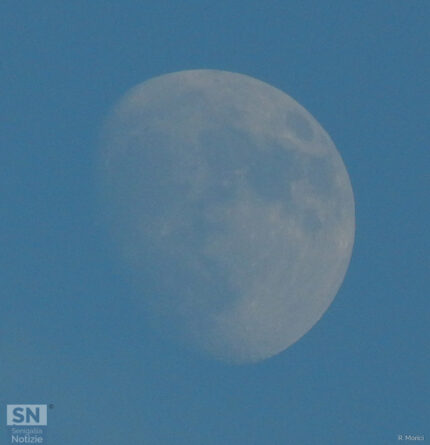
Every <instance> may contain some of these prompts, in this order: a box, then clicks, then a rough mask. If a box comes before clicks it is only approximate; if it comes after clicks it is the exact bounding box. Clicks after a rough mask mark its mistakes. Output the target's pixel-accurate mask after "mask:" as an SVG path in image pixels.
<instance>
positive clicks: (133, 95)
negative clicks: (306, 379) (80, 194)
mask: <svg viewBox="0 0 430 445" xmlns="http://www.w3.org/2000/svg"><path fill="white" fill-rule="evenodd" d="M102 140H103V142H102V149H101V153H100V171H101V175H100V178H101V190H102V192H103V199H104V202H105V208H106V210H107V216H108V218H109V225H110V226H111V227H112V229H113V232H112V233H113V235H114V239H116V245H117V246H118V247H119V249H120V252H121V257H122V259H123V261H124V264H125V265H126V268H127V270H129V271H131V274H130V276H131V277H134V281H135V284H136V289H138V290H139V295H141V301H142V303H143V304H144V308H145V310H144V311H143V312H142V314H149V315H148V316H147V317H145V320H150V323H152V325H153V326H154V328H155V329H157V330H158V331H156V332H158V333H159V334H160V335H162V336H164V337H169V338H174V339H177V340H179V341H181V342H183V343H184V344H187V345H189V346H191V347H193V348H194V349H196V350H199V351H203V352H205V353H206V354H208V355H210V356H212V357H215V358H218V359H221V360H226V361H229V362H233V363H247V362H255V361H258V360H263V359H266V358H268V357H271V356H273V355H275V354H278V353H279V352H281V351H283V350H285V349H286V348H288V347H289V346H290V345H292V344H293V343H294V342H296V341H297V340H298V339H300V338H301V337H302V336H303V335H304V334H305V333H306V332H308V331H309V330H310V329H311V328H312V326H313V325H314V324H315V323H316V322H317V321H318V320H319V319H320V318H321V316H322V315H323V314H324V312H325V311H326V310H327V308H328V307H329V305H330V304H331V302H332V301H333V299H334V297H335V295H336V293H337V292H338V289H339V287H340V285H341V284H342V281H343V279H344V276H345V273H346V270H347V268H348V265H349V261H350V257H351V252H352V246H353V241H354V231H355V214H354V197H353V192H352V188H351V183H350V180H349V176H348V173H347V171H346V169H345V166H344V164H343V162H342V159H341V157H340V155H339V153H338V151H337V150H336V147H335V146H334V144H333V142H332V140H331V139H330V137H329V136H328V134H327V133H326V132H325V131H324V129H323V128H322V127H321V126H320V125H319V124H318V122H317V121H316V120H315V119H314V118H313V117H312V116H311V115H310V114H309V113H308V112H307V111H306V110H305V109H304V108H303V107H302V106H301V105H299V104H298V103H297V102H296V101H295V100H294V99H292V98H291V97H290V96H288V95H287V94H285V93H283V92H282V91H280V90H278V89H276V88H274V87H272V86H270V85H268V84H266V83H264V82H261V81H259V80H257V79H254V78H252V77H249V76H246V75H242V74H237V73H231V72H226V71H218V70H190V71H181V72H176V73H172V74H167V75H163V76H159V77H156V78H154V79H151V80H148V81H146V82H143V83H142V84H140V85H137V86H136V87H135V88H133V89H131V90H130V91H129V92H128V93H127V94H126V95H125V96H124V97H123V98H122V99H121V100H120V101H119V103H118V104H117V105H116V106H115V107H114V109H113V110H112V112H111V114H110V115H109V117H108V118H107V120H106V124H105V127H104V130H103V138H102ZM145 311H146V312H145Z"/></svg>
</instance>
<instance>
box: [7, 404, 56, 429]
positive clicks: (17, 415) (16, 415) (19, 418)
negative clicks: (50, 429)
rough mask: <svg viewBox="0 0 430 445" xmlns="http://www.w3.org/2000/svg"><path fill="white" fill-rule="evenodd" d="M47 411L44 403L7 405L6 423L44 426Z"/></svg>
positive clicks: (46, 419)
mask: <svg viewBox="0 0 430 445" xmlns="http://www.w3.org/2000/svg"><path fill="white" fill-rule="evenodd" d="M47 424H48V413H47V409H46V405H8V406H7V425H8V426H9V425H10V426H11V425H15V426H34V425H38V426H46V425H47Z"/></svg>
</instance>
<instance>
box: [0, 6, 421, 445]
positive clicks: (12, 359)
mask: <svg viewBox="0 0 430 445" xmlns="http://www.w3.org/2000/svg"><path fill="white" fill-rule="evenodd" d="M429 34H430V4H429V3H428V2H425V1H419V0H409V1H405V0H401V1H400V0H392V1H381V0H376V1H361V2H352V1H342V0H332V1H327V2H321V1H319V0H318V1H317V0H301V1H289V2H285V1H282V2H281V1H265V2H256V1H242V0H240V1H236V2H226V1H218V2H209V1H199V2H196V1H188V2H173V1H161V2H156V1H152V0H148V1H145V2H140V1H131V0H130V1H128V0H125V1H123V2H115V3H114V2H107V1H105V2H100V1H96V0H95V1H92V2H83V1H74V2H53V1H46V2H16V1H14V2H12V1H8V0H5V1H3V2H2V4H1V5H0V54H1V61H0V78H1V91H2V92H1V103H0V107H1V109H0V110H1V111H0V112H1V132H0V146H1V149H0V172H1V174H0V184H1V189H2V207H1V218H0V237H1V246H2V248H1V250H0V261H1V271H2V272H1V283H2V285H1V294H2V295H1V300H0V402H1V407H0V410H1V413H4V412H5V405H6V404H7V403H53V404H54V405H55V407H54V409H53V410H50V412H49V425H48V428H49V440H50V441H51V443H64V444H82V443H92V444H99V443H100V444H119V443H142V444H150V445H152V444H154V445H158V444H161V445H163V444H174V445H175V444H178V445H182V444H187V445H193V444H197V445H200V444H205V445H206V444H207V445H224V444H226V445H230V444H232V445H235V444H238V445H241V444H258V445H266V444H268V445H271V444H274V445H278V444H284V443H285V444H290V443H294V444H299V445H302V444H303V445H307V444H315V443H318V444H330V445H332V444H351V445H355V444H362V443H372V444H375V445H379V444H390V443H396V442H397V434H427V436H428V435H429V434H430V432H429V430H428V412H429V408H430V407H429V402H428V400H429V397H428V396H429V391H428V389H429V388H428V373H429V358H428V353H427V354H426V351H427V350H428V341H429V335H428V322H429V320H428V313H429V303H428V291H429V286H428V270H429V260H428V250H429V247H430V246H429V235H428V218H429V214H430V212H429V206H428V201H429V200H428V190H429V189H430V187H429V186H430V184H429V174H428V170H429V167H430V155H429V144H428V141H429V136H430V129H429V128H430V127H429V121H428V110H429V105H430V103H429V102H430V100H429V87H430V85H429V78H430V55H429V54H430V48H429V45H430V44H429V42H430V35H429ZM193 68H214V69H222V70H228V71H235V72H239V73H244V74H248V75H250V76H253V77H256V78H258V79H261V80H263V81H265V82H268V83H269V84H271V85H273V86H275V87H277V88H279V89H281V90H283V91H285V92H286V93H288V94H289V95H291V96H292V97H293V98H295V99H296V100H297V101H298V102H299V103H301V104H302V105H303V106H305V107H306V108H307V109H308V110H309V111H310V112H311V113H312V114H313V115H314V116H315V117H316V119H317V120H318V121H319V122H320V123H321V124H322V126H323V127H324V128H325V129H326V130H327V131H328V133H329V134H330V136H331V137H332V139H333V140H334V142H335V144H336V146H337V148H338V149H339V151H340V153H341V155H342V157H343V159H344V162H345V164H346V166H347V168H348V171H349V174H350V177H351V181H352V185H353V189H354V194H355V200H356V213H357V214H356V217H357V220H356V223H357V230H356V240H355V247H354V252H353V257H352V261H351V265H350V268H349V271H348V273H347V276H346V279H345V281H344V284H343V286H342V288H341V290H340V292H339V294H338V296H337V297H336V299H335V301H334V303H333V304H332V306H331V307H330V308H329V310H328V311H327V313H326V314H325V315H324V317H323V318H322V319H321V320H320V322H319V323H318V324H317V325H316V326H315V327H314V328H313V329H312V330H311V331H310V332H309V333H308V334H307V335H306V336H305V337H303V338H302V339H301V340H300V341H299V342H297V343H296V344H294V345H293V346H292V347H290V348H289V349H288V350H287V351H285V352H284V353H282V354H280V355H278V356H276V357H274V358H272V359H270V360H267V361H263V362H261V363H259V364H255V365H248V366H229V365H226V364H222V363H218V362H213V361H208V360H203V359H202V358H201V357H199V356H196V355H194V354H192V353H190V352H187V351H186V350H182V349H180V348H178V346H176V345H171V344H170V343H169V342H167V341H165V339H163V338H159V337H157V336H156V335H155V334H154V333H153V332H151V331H150V330H148V329H147V328H146V325H145V322H144V319H143V318H142V314H141V313H140V312H139V310H137V309H136V307H135V304H134V301H135V299H136V295H134V291H133V290H132V289H131V286H130V285H129V282H128V278H127V274H126V273H124V270H123V266H122V264H121V262H120V261H119V259H118V258H117V256H116V255H115V253H114V251H113V250H112V247H111V245H110V243H109V240H107V238H106V232H105V230H104V228H103V220H102V218H101V217H100V212H99V211H98V197H97V193H96V178H95V163H96V154H97V143H98V134H99V131H100V127H101V125H102V122H103V119H104V117H105V115H106V113H107V111H108V109H109V108H110V107H111V106H112V105H113V104H114V103H115V102H116V101H117V100H118V98H119V97H120V96H121V95H122V94H123V93H124V92H125V91H126V90H127V89H129V88H130V87H132V86H134V85H136V84H137V83H139V82H142V81H144V80H146V79H149V78H151V77H154V76H157V75H160V74H164V73H168V72H173V71H178V70H184V69H193ZM1 413H0V419H5V415H4V416H3V414H1ZM2 422H3V421H2ZM4 427H5V425H4V424H3V423H2V424H0V429H4Z"/></svg>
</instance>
